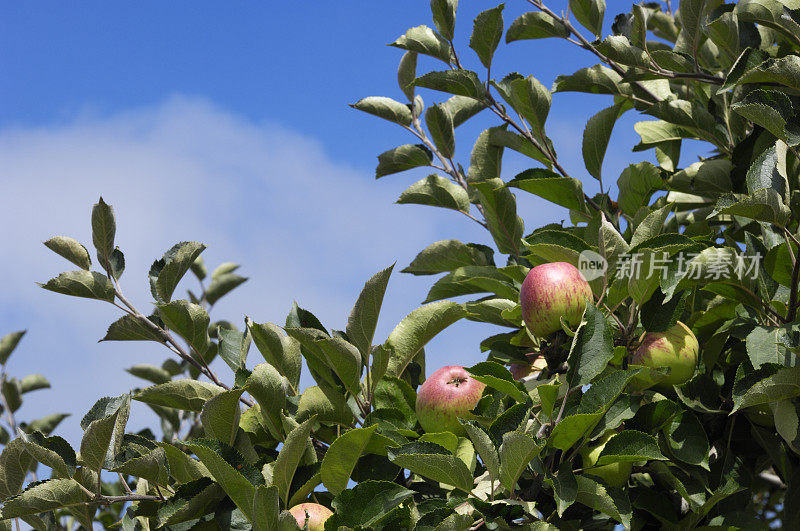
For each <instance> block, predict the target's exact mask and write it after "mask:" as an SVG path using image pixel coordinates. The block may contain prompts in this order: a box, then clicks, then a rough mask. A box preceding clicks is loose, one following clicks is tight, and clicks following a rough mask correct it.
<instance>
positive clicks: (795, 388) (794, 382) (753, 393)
mask: <svg viewBox="0 0 800 531" xmlns="http://www.w3.org/2000/svg"><path fill="white" fill-rule="evenodd" d="M737 383H738V382H737ZM798 395H800V367H786V368H783V369H781V370H779V371H778V372H776V373H775V374H773V375H771V376H768V377H767V378H764V379H762V380H759V381H757V382H755V383H754V384H753V385H751V386H750V387H749V388H747V390H746V391H745V392H744V393H743V394H742V395H741V396H740V397H739V396H736V388H734V397H733V398H734V399H733V409H732V410H731V413H735V412H736V411H738V410H740V409H743V408H746V407H750V406H757V405H759V404H766V403H768V402H776V401H778V400H784V399H787V398H793V397H795V396H798Z"/></svg>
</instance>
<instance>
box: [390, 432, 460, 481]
mask: <svg viewBox="0 0 800 531" xmlns="http://www.w3.org/2000/svg"><path fill="white" fill-rule="evenodd" d="M387 450H388V452H389V460H390V461H392V462H393V463H394V464H396V465H397V466H399V467H402V468H406V469H408V470H410V471H412V472H414V473H415V474H419V475H421V476H425V477H427V478H430V479H432V480H434V481H438V482H439V483H445V484H447V485H452V486H453V487H456V488H457V489H460V490H463V491H464V492H469V491H470V490H472V472H470V470H469V469H468V468H467V465H465V464H464V462H463V461H462V460H461V459H459V458H458V457H456V456H455V455H453V454H452V453H450V452H448V451H447V450H446V449H445V448H443V447H441V446H439V445H438V444H434V443H429V442H413V443H408V444H404V445H403V446H400V447H397V448H388V449H387Z"/></svg>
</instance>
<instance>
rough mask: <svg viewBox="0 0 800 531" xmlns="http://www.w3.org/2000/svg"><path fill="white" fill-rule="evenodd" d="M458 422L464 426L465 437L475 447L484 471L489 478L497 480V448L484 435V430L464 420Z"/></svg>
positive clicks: (489, 438)
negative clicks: (466, 436)
mask: <svg viewBox="0 0 800 531" xmlns="http://www.w3.org/2000/svg"><path fill="white" fill-rule="evenodd" d="M460 422H461V425H462V426H464V430H465V431H466V432H467V435H468V436H469V438H470V440H471V441H472V444H473V446H474V447H475V450H476V451H477V452H478V455H479V456H481V461H482V462H483V466H485V467H486V470H487V471H488V472H489V475H490V476H491V478H492V479H495V480H499V479H500V456H499V455H498V453H497V448H495V445H494V443H493V442H492V439H491V437H489V434H488V433H486V430H484V429H483V428H482V427H481V426H480V425H479V424H478V423H476V422H470V421H464V420H462V421H460Z"/></svg>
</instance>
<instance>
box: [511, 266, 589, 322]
mask: <svg viewBox="0 0 800 531" xmlns="http://www.w3.org/2000/svg"><path fill="white" fill-rule="evenodd" d="M587 299H588V300H592V288H591V287H590V286H589V283H588V282H586V279H585V278H583V275H582V274H581V272H580V271H578V268H577V267H575V266H574V265H572V264H569V263H567V262H553V263H550V264H542V265H538V266H536V267H534V268H533V269H531V270H530V271H529V272H528V275H527V276H526V277H525V281H524V282H523V283H522V289H521V290H520V303H521V305H522V318H523V320H524V321H525V326H526V327H528V330H529V331H530V333H531V334H533V335H534V336H537V337H542V338H545V337H547V336H549V335H550V334H552V333H554V332H557V331H558V330H561V317H564V320H565V321H566V322H567V323H568V324H569V325H570V326H571V327H576V326H578V325H579V324H580V322H581V318H582V317H583V310H585V309H586V300H587Z"/></svg>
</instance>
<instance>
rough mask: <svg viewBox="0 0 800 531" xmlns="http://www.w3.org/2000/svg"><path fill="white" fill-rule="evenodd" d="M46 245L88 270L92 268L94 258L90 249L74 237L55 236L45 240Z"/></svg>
mask: <svg viewBox="0 0 800 531" xmlns="http://www.w3.org/2000/svg"><path fill="white" fill-rule="evenodd" d="M44 245H45V247H47V248H48V249H50V250H51V251H53V252H54V253H56V254H57V255H59V256H62V257H64V258H66V259H67V260H69V261H70V262H72V263H73V264H75V265H76V266H78V267H80V268H81V269H85V270H87V271H88V270H90V269H91V268H92V259H91V257H90V256H89V251H87V250H86V247H84V246H83V244H82V243H81V242H79V241H78V240H76V239H74V238H70V237H68V236H54V237H52V238H50V239H49V240H47V241H46V242H44Z"/></svg>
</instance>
